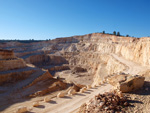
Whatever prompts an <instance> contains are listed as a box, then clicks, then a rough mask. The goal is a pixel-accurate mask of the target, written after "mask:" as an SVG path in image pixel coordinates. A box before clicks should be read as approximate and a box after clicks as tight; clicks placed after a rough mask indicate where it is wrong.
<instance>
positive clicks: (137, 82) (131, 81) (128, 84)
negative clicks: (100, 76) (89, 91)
mask: <svg viewBox="0 0 150 113" xmlns="http://www.w3.org/2000/svg"><path fill="white" fill-rule="evenodd" d="M144 79H145V77H143V76H139V75H135V76H132V75H115V76H113V77H111V78H109V79H108V82H109V83H110V84H111V85H113V86H114V88H115V89H118V90H120V91H122V92H123V93H126V92H131V91H133V90H137V89H139V88H141V87H142V86H143V84H144Z"/></svg>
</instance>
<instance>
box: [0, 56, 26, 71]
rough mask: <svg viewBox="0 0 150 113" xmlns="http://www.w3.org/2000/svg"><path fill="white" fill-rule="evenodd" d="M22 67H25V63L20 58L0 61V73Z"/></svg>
mask: <svg viewBox="0 0 150 113" xmlns="http://www.w3.org/2000/svg"><path fill="white" fill-rule="evenodd" d="M24 67H26V63H25V62H24V60H23V59H21V58H17V59H13V60H0V71H8V70H13V69H19V68H24Z"/></svg>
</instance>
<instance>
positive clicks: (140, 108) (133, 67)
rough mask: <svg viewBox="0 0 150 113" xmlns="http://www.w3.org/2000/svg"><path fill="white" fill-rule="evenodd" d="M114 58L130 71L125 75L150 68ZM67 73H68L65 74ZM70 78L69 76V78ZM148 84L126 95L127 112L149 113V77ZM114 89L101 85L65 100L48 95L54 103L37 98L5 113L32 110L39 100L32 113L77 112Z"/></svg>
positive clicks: (6, 110)
mask: <svg viewBox="0 0 150 113" xmlns="http://www.w3.org/2000/svg"><path fill="white" fill-rule="evenodd" d="M113 56H114V58H116V59H117V60H118V61H120V62H122V63H123V64H125V65H127V66H128V69H126V70H125V73H129V74H138V73H141V72H143V71H146V70H147V69H149V67H143V66H140V65H138V64H137V63H134V62H131V61H127V60H125V59H123V58H121V57H118V56H116V55H113ZM65 73H67V72H65ZM58 74H59V75H60V76H62V77H63V76H65V75H63V74H62V72H60V73H58ZM67 77H69V76H67ZM146 81H147V82H146V83H145V84H144V87H143V88H142V89H141V90H139V91H136V92H132V93H128V94H126V95H129V96H130V97H131V100H132V102H131V103H132V107H129V108H128V110H127V112H137V113H143V112H144V113H148V112H149V110H150V108H149V106H150V100H149V98H150V96H149V95H150V89H149V86H150V85H149V77H147V78H146ZM147 88H148V89H147ZM111 89H112V86H111V85H109V84H105V85H101V86H99V87H96V88H94V89H90V90H88V91H87V92H85V93H82V94H76V95H74V96H66V97H64V98H56V94H57V93H54V94H51V95H47V96H49V97H52V101H50V102H48V103H45V102H43V101H42V100H43V97H37V98H34V99H31V100H28V101H26V102H23V103H17V104H14V105H12V106H10V108H7V109H5V111H3V113H10V111H13V110H15V108H16V107H18V106H21V105H22V106H27V107H28V108H31V105H32V103H33V102H34V101H37V100H39V101H40V106H39V107H37V108H31V112H33V113H69V112H77V109H78V108H79V107H80V106H81V105H82V104H83V103H85V102H87V101H89V100H90V99H91V98H92V97H94V95H96V94H98V93H103V92H105V91H109V90H111Z"/></svg>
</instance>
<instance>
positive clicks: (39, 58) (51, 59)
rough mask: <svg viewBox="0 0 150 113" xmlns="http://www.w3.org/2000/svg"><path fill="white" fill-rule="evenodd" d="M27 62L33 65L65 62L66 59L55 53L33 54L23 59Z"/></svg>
mask: <svg viewBox="0 0 150 113" xmlns="http://www.w3.org/2000/svg"><path fill="white" fill-rule="evenodd" d="M25 61H26V62H27V63H31V64H35V65H45V66H47V65H60V64H67V63H68V62H67V60H66V59H65V58H63V57H61V56H55V55H33V56H30V57H29V58H27V59H25Z"/></svg>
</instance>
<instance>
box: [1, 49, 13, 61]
mask: <svg viewBox="0 0 150 113" xmlns="http://www.w3.org/2000/svg"><path fill="white" fill-rule="evenodd" d="M14 58H16V57H15V55H14V52H13V51H12V50H4V49H0V60H4V59H14Z"/></svg>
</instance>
